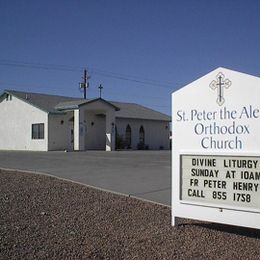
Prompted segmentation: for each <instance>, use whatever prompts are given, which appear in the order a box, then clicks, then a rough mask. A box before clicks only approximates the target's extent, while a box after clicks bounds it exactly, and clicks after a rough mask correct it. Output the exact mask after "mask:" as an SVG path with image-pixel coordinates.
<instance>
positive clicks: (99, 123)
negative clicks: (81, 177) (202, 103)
mask: <svg viewBox="0 0 260 260" xmlns="http://www.w3.org/2000/svg"><path fill="white" fill-rule="evenodd" d="M170 121H171V118H170V117H169V116H168V115H165V114H162V113H160V112H157V111H154V110H152V109H149V108H146V107H143V106H141V105H138V104H133V103H122V102H110V101H106V100H105V99H102V98H97V99H87V100H86V99H80V98H71V97H63V96H54V95H46V94H39V93H26V92H20V91H14V90H5V91H4V92H3V94H2V95H1V96H0V150H28V151H54V150H56V151H57V150H68V151H84V150H106V151H112V150H115V149H133V150H137V149H151V150H159V149H169V146H170V143H169V133H170V127H169V123H170Z"/></svg>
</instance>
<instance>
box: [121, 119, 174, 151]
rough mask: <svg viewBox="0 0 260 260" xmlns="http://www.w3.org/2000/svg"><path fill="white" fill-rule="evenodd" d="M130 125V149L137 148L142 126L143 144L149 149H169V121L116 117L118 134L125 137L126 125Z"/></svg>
mask: <svg viewBox="0 0 260 260" xmlns="http://www.w3.org/2000/svg"><path fill="white" fill-rule="evenodd" d="M128 124H129V125H130V127H131V133H132V136H131V138H132V145H131V148H132V149H137V145H138V143H139V130H140V127H141V126H143V128H144V131H145V145H148V146H149V149H150V150H159V149H169V148H170V140H169V123H168V122H165V121H155V120H142V119H127V118H116V126H117V133H118V135H121V136H123V138H125V131H126V127H127V125H128Z"/></svg>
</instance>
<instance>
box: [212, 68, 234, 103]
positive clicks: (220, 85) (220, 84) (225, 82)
mask: <svg viewBox="0 0 260 260" xmlns="http://www.w3.org/2000/svg"><path fill="white" fill-rule="evenodd" d="M216 79H217V80H213V81H212V82H211V83H210V84H209V86H210V88H211V89H213V90H215V89H217V93H218V97H217V104H218V105H220V106H222V105H223V104H224V103H225V99H224V88H229V87H230V86H231V84H232V82H231V81H230V80H229V79H225V76H224V74H223V73H222V72H219V73H218V74H217V76H216Z"/></svg>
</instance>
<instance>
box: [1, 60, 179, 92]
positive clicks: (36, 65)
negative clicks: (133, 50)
mask: <svg viewBox="0 0 260 260" xmlns="http://www.w3.org/2000/svg"><path fill="white" fill-rule="evenodd" d="M0 65H1V66H10V67H21V68H29V69H30V68H32V69H44V70H59V71H70V72H79V71H82V69H84V68H85V67H81V66H68V65H55V64H42V63H28V62H19V61H14V60H3V59H0ZM89 70H90V71H91V73H93V74H97V75H101V76H104V77H109V78H114V79H119V80H125V81H130V82H135V83H139V84H145V85H152V86H157V87H162V88H168V89H170V88H173V85H180V84H176V83H175V84H173V83H169V82H160V81H157V80H153V79H146V78H141V77H137V76H131V75H125V74H119V73H115V72H111V71H105V70H101V69H98V68H91V67H89Z"/></svg>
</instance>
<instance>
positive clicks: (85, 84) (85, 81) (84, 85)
mask: <svg viewBox="0 0 260 260" xmlns="http://www.w3.org/2000/svg"><path fill="white" fill-rule="evenodd" d="M89 79H90V76H89V75H88V71H87V70H86V69H84V76H83V82H81V83H79V85H80V89H83V91H84V99H87V89H88V87H89V82H88V80H89Z"/></svg>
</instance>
